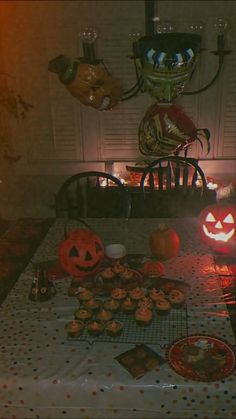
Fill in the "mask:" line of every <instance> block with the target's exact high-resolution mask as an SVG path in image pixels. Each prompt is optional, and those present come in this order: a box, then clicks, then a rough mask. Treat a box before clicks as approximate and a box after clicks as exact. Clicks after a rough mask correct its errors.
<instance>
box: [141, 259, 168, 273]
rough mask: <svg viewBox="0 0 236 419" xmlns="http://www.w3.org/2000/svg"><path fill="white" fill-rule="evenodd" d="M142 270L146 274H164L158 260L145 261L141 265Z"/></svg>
mask: <svg viewBox="0 0 236 419" xmlns="http://www.w3.org/2000/svg"><path fill="white" fill-rule="evenodd" d="M142 272H143V273H144V275H147V276H161V275H163V274H164V266H163V264H162V263H161V262H158V261H155V262H154V261H147V262H145V263H144V265H143V268H142Z"/></svg>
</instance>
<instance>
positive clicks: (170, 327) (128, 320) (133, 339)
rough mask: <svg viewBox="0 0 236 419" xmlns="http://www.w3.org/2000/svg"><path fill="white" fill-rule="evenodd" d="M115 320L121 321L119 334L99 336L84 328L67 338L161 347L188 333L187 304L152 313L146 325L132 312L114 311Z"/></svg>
mask: <svg viewBox="0 0 236 419" xmlns="http://www.w3.org/2000/svg"><path fill="white" fill-rule="evenodd" d="M114 319H115V320H118V321H120V322H121V323H123V332H122V334H121V335H120V336H115V337H111V336H107V335H106V333H105V332H104V333H103V334H101V335H99V336H91V335H90V334H89V332H88V331H87V329H86V328H85V329H84V331H83V334H82V335H81V336H79V337H77V338H68V339H69V340H73V341H86V342H88V343H89V344H93V343H94V342H108V343H134V344H140V343H145V344H150V345H151V344H153V345H157V344H158V345H159V346H161V347H163V348H165V347H167V346H169V344H170V343H172V342H173V341H174V340H176V339H179V338H180V337H182V336H186V335H187V334H188V315H187V306H184V307H181V308H178V309H173V308H172V309H171V311H170V312H169V313H168V314H165V315H158V314H157V313H156V312H155V313H153V320H152V322H151V324H150V325H148V326H139V325H138V324H137V323H136V321H135V318H134V315H132V314H125V313H123V312H118V313H116V315H115V317H114Z"/></svg>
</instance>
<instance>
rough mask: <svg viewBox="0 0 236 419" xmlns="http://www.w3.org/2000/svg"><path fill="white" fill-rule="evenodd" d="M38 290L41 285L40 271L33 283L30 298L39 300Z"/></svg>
mask: <svg viewBox="0 0 236 419" xmlns="http://www.w3.org/2000/svg"><path fill="white" fill-rule="evenodd" d="M38 291H39V287H38V272H37V273H36V274H35V276H34V279H33V281H32V284H31V289H30V293H29V300H31V301H38Z"/></svg>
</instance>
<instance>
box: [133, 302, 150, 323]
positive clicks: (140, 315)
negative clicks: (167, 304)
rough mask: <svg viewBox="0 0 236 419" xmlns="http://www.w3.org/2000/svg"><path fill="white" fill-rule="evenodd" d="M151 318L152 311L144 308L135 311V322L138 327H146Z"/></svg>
mask: <svg viewBox="0 0 236 419" xmlns="http://www.w3.org/2000/svg"><path fill="white" fill-rule="evenodd" d="M152 318H153V314H152V310H150V309H149V308H146V307H141V308H138V309H137V310H136V311H135V320H136V322H137V324H138V325H139V326H148V325H149V324H150V323H151V321H152Z"/></svg>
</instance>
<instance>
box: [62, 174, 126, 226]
mask: <svg viewBox="0 0 236 419" xmlns="http://www.w3.org/2000/svg"><path fill="white" fill-rule="evenodd" d="M130 211H131V199H130V194H129V192H128V190H127V189H126V188H125V186H124V185H123V183H122V182H121V181H120V180H119V179H118V178H116V177H115V176H113V175H110V174H109V173H105V172H98V171H87V172H81V173H78V174H75V175H73V176H71V177H69V178H68V179H67V180H66V181H65V182H64V183H63V185H62V186H61V187H60V189H59V191H58V193H57V194H56V197H55V212H56V217H65V218H74V219H78V218H89V217H90V218H101V217H104V218H124V219H128V218H129V216H130Z"/></svg>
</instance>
